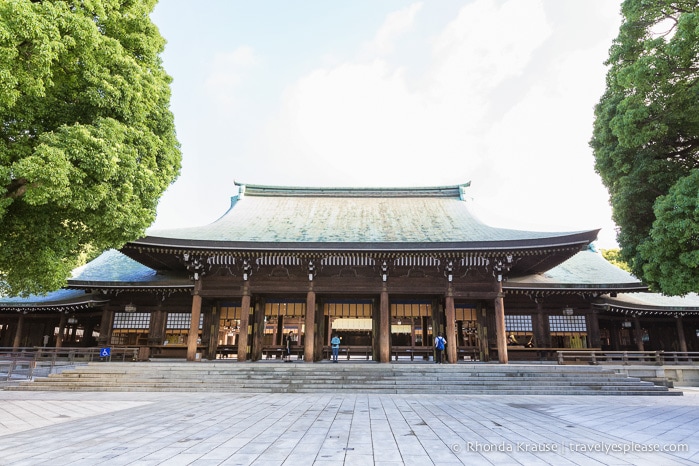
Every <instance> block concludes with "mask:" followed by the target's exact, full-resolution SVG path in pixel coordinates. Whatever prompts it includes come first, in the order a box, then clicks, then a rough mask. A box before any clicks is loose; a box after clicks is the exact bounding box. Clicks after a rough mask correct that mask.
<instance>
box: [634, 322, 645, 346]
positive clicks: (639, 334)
mask: <svg viewBox="0 0 699 466" xmlns="http://www.w3.org/2000/svg"><path fill="white" fill-rule="evenodd" d="M633 333H634V338H635V340H636V348H638V351H644V349H643V329H641V320H640V319H639V318H638V316H634V317H633Z"/></svg>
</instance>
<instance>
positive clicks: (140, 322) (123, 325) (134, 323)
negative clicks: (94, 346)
mask: <svg viewBox="0 0 699 466" xmlns="http://www.w3.org/2000/svg"><path fill="white" fill-rule="evenodd" d="M112 328H114V329H148V328H150V313H148V312H115V313H114V325H113V326H112Z"/></svg>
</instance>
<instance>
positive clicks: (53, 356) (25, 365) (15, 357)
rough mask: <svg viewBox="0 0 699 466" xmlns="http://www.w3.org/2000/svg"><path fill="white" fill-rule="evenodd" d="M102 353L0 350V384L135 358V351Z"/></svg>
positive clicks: (92, 350) (90, 350) (96, 350)
mask: <svg viewBox="0 0 699 466" xmlns="http://www.w3.org/2000/svg"><path fill="white" fill-rule="evenodd" d="M102 350H103V349H102V348H41V347H26V348H10V347H7V348H2V347H0V380H11V379H18V378H25V379H31V378H33V377H34V376H46V375H48V374H52V373H54V372H56V371H57V370H58V369H59V368H64V367H65V366H73V365H75V364H80V363H88V362H91V361H135V360H137V358H138V348H133V347H120V348H110V351H109V356H106V355H105V353H104V352H103V351H102Z"/></svg>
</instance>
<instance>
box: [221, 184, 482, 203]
mask: <svg viewBox="0 0 699 466" xmlns="http://www.w3.org/2000/svg"><path fill="white" fill-rule="evenodd" d="M234 184H235V185H236V186H238V188H239V190H240V195H244V196H272V197H274V196H279V197H297V196H298V197H447V198H458V199H463V190H464V189H465V188H467V187H469V186H470V185H471V182H470V181H468V182H466V183H461V184H457V185H447V186H414V187H347V186H345V187H313V186H274V185H258V184H244V183H239V182H237V181H234Z"/></svg>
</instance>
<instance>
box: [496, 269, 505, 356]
mask: <svg viewBox="0 0 699 466" xmlns="http://www.w3.org/2000/svg"><path fill="white" fill-rule="evenodd" d="M497 283H498V289H497V291H498V296H497V298H495V333H496V341H497V348H498V360H499V361H500V364H507V362H508V358H507V335H506V334H505V332H506V328H505V302H504V299H503V298H504V295H503V293H502V282H501V281H498V282H497Z"/></svg>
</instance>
